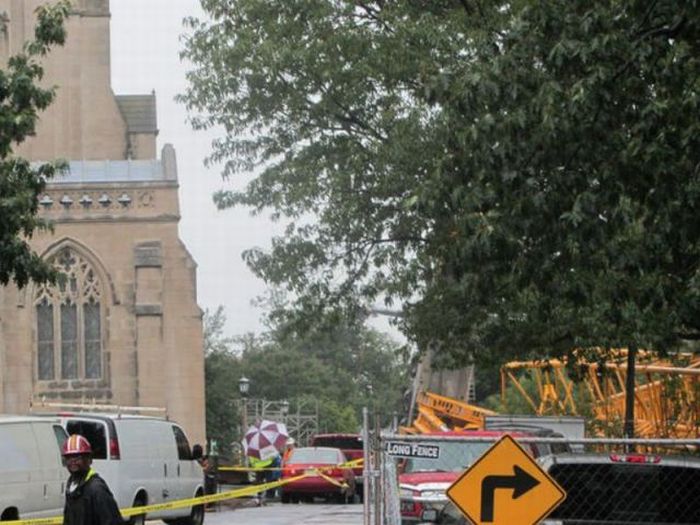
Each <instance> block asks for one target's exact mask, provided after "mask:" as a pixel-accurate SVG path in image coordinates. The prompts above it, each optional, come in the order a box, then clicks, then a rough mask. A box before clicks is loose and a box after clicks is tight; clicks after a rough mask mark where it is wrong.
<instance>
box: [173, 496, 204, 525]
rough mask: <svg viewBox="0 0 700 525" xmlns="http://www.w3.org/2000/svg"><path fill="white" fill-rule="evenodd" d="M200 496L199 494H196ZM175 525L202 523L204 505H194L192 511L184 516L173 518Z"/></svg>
mask: <svg viewBox="0 0 700 525" xmlns="http://www.w3.org/2000/svg"><path fill="white" fill-rule="evenodd" d="M197 496H201V494H197ZM175 523H177V525H202V524H203V523H204V505H195V506H194V507H192V512H191V513H190V515H189V516H188V517H186V518H180V519H178V520H175Z"/></svg>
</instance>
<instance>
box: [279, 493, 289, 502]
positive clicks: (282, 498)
mask: <svg viewBox="0 0 700 525" xmlns="http://www.w3.org/2000/svg"><path fill="white" fill-rule="evenodd" d="M280 499H281V500H282V503H289V502H290V500H291V498H290V497H289V492H283V493H282V496H280Z"/></svg>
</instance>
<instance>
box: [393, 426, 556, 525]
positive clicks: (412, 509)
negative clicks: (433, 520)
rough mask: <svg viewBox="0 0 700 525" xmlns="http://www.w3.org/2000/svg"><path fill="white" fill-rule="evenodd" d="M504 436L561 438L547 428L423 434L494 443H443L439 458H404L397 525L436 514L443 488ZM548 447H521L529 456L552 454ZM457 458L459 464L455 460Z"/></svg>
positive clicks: (444, 494) (441, 504) (444, 497)
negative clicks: (484, 439) (427, 512)
mask: <svg viewBox="0 0 700 525" xmlns="http://www.w3.org/2000/svg"><path fill="white" fill-rule="evenodd" d="M504 434H510V435H511V436H512V437H514V438H515V439H517V438H518V437H561V436H560V435H559V434H557V433H555V432H553V431H551V430H549V429H531V430H529V431H528V432H522V431H516V430H511V429H509V430H505V429H502V430H463V431H449V432H436V433H431V434H425V436H426V437H434V436H440V437H444V436H454V437H477V438H493V440H494V441H443V442H440V449H441V451H440V456H439V458H437V459H434V458H408V459H406V460H404V461H403V462H402V464H401V465H400V470H399V497H400V499H401V523H402V524H408V523H418V522H421V521H422V519H423V518H422V516H423V513H424V512H425V511H426V510H435V511H436V513H437V512H439V511H440V510H441V509H442V507H444V506H445V505H446V504H447V501H448V499H447V489H448V488H449V486H450V485H452V484H453V483H454V482H455V481H456V480H457V478H459V476H460V475H461V474H462V472H464V471H465V470H466V469H467V467H469V466H470V465H471V464H472V463H474V461H476V460H477V459H478V458H479V457H480V456H481V455H482V454H483V453H484V452H486V451H487V450H488V449H489V448H490V447H491V446H492V445H493V443H494V442H495V441H496V440H498V439H499V438H501V437H503V435H504ZM552 447H553V446H552V445H545V444H540V443H526V444H523V448H524V449H525V450H526V451H528V452H529V453H530V454H531V455H532V456H533V457H540V456H542V455H544V454H550V453H552V452H553V448H552ZM554 447H557V448H556V449H557V450H560V449H563V450H568V449H567V446H566V445H554ZM457 458H459V461H457Z"/></svg>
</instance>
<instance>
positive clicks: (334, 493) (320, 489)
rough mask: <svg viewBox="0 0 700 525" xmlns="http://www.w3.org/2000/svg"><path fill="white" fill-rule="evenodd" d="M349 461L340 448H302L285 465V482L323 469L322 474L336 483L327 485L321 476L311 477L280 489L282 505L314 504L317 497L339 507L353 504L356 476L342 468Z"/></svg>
mask: <svg viewBox="0 0 700 525" xmlns="http://www.w3.org/2000/svg"><path fill="white" fill-rule="evenodd" d="M346 461H347V458H346V457H345V454H343V452H342V451H341V450H340V449H339V448H331V447H299V448H295V449H294V450H293V451H292V453H291V455H290V457H289V459H288V460H287V462H286V463H285V464H284V470H283V471H282V478H283V479H284V478H292V477H295V476H299V475H300V474H304V473H305V472H310V471H312V470H313V469H314V468H323V469H324V470H323V473H324V474H325V475H326V476H327V477H330V478H332V479H333V480H335V483H332V482H330V481H328V480H327V479H325V478H323V477H322V476H319V475H311V476H308V477H306V478H302V479H300V480H297V481H292V482H290V483H287V484H285V485H282V487H280V489H281V497H282V503H289V502H298V501H299V500H300V499H303V500H306V501H312V500H313V498H314V497H316V496H318V497H323V498H327V499H333V500H335V501H336V502H339V503H345V502H347V503H351V502H352V501H353V499H354V497H355V474H353V472H352V469H347V468H340V467H338V465H341V464H343V463H345V462H346Z"/></svg>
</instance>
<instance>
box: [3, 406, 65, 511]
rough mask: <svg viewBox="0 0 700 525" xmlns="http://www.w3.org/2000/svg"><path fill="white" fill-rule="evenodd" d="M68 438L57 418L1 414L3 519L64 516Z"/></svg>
mask: <svg viewBox="0 0 700 525" xmlns="http://www.w3.org/2000/svg"><path fill="white" fill-rule="evenodd" d="M66 437H67V436H66V432H65V430H64V429H63V427H61V425H60V423H59V421H58V420H57V419H48V418H41V417H29V416H9V415H0V521H7V520H17V519H28V518H47V517H55V516H62V515H63V503H64V499H63V498H64V495H63V492H64V489H65V482H66V480H67V479H68V472H67V471H66V469H65V468H64V466H63V462H62V460H61V446H62V445H63V442H64V441H65V440H66Z"/></svg>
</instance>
